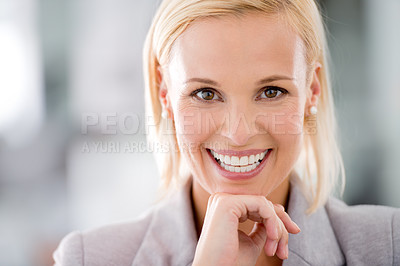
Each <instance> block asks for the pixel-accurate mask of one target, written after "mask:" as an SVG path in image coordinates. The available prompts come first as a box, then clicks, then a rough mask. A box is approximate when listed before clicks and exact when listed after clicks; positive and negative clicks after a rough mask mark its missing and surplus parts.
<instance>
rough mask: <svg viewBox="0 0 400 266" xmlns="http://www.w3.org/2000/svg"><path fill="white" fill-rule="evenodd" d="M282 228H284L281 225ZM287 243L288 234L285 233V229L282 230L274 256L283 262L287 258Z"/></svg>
mask: <svg viewBox="0 0 400 266" xmlns="http://www.w3.org/2000/svg"><path fill="white" fill-rule="evenodd" d="M282 226H284V225H283V224H282ZM288 242H289V233H288V232H287V231H286V229H285V228H284V230H283V231H282V235H281V238H280V239H279V243H278V247H277V250H276V255H277V256H278V257H279V258H280V259H282V260H284V259H287V258H288V255H289V254H288V253H289V251H288Z"/></svg>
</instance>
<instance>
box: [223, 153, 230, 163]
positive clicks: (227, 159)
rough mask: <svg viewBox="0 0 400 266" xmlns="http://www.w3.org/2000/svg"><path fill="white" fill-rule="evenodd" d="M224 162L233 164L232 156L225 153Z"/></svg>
mask: <svg viewBox="0 0 400 266" xmlns="http://www.w3.org/2000/svg"><path fill="white" fill-rule="evenodd" d="M224 163H225V164H231V157H229V156H228V155H225V158H224Z"/></svg>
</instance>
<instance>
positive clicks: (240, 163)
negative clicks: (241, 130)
mask: <svg viewBox="0 0 400 266" xmlns="http://www.w3.org/2000/svg"><path fill="white" fill-rule="evenodd" d="M210 151H211V154H212V155H213V156H214V158H215V159H217V160H219V161H218V162H219V164H220V165H221V167H222V168H224V169H225V170H227V171H230V172H234V173H245V172H249V171H252V170H254V169H255V168H256V167H258V166H259V165H260V160H263V159H264V158H265V155H266V153H267V151H264V152H261V153H259V154H256V155H254V154H252V155H250V156H242V157H238V156H229V155H223V154H218V153H216V152H215V151H213V150H210Z"/></svg>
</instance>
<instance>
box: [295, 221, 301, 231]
mask: <svg viewBox="0 0 400 266" xmlns="http://www.w3.org/2000/svg"><path fill="white" fill-rule="evenodd" d="M293 224H294V225H295V226H296V227H297V230H298V231H299V232H300V231H301V230H300V227H299V226H298V225H297V224H296V223H295V222H293Z"/></svg>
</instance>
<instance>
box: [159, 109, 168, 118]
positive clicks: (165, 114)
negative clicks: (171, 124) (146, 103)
mask: <svg viewBox="0 0 400 266" xmlns="http://www.w3.org/2000/svg"><path fill="white" fill-rule="evenodd" d="M161 117H162V118H164V119H167V118H168V112H167V110H165V109H164V110H162V112H161Z"/></svg>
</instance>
